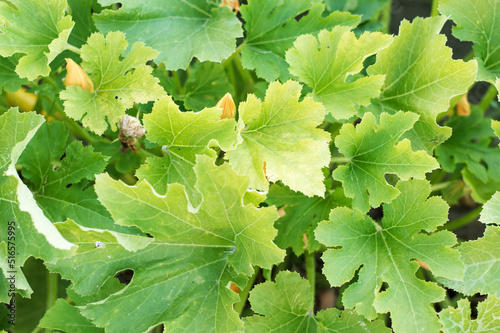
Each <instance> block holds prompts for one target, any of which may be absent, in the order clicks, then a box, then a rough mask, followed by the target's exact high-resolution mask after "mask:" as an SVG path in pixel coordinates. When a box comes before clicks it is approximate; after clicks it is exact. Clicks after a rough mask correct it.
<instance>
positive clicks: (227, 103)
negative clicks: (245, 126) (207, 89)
mask: <svg viewBox="0 0 500 333" xmlns="http://www.w3.org/2000/svg"><path fill="white" fill-rule="evenodd" d="M215 107H217V108H221V109H222V114H221V116H220V119H224V118H234V115H235V114H236V105H235V104H234V101H233V97H232V96H231V94H230V93H227V94H225V95H224V97H222V98H221V100H220V101H219V102H218V103H217V105H216V106H215Z"/></svg>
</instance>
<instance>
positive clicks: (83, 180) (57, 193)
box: [19, 122, 132, 233]
mask: <svg viewBox="0 0 500 333" xmlns="http://www.w3.org/2000/svg"><path fill="white" fill-rule="evenodd" d="M68 137H69V134H68V131H67V130H66V128H65V127H64V125H63V124H61V123H56V122H50V123H45V124H43V125H42V126H41V128H40V130H39V131H38V132H37V133H36V134H35V136H34V139H33V140H32V141H31V142H30V143H29V144H28V146H27V147H26V149H25V150H24V152H23V153H22V155H21V157H20V158H19V163H20V164H21V165H22V173H23V177H24V178H25V179H28V180H29V184H30V185H31V188H32V191H33V192H34V194H35V200H36V202H37V203H38V205H39V206H40V208H42V210H43V211H44V214H45V215H46V216H47V217H48V218H49V219H50V220H51V221H52V222H62V221H65V220H66V219H72V220H74V221H75V222H77V223H78V224H80V225H82V226H85V227H88V228H99V229H109V230H115V231H120V232H124V233H131V232H132V230H129V229H128V228H123V227H120V226H117V225H115V224H114V222H113V220H112V219H111V215H110V214H109V212H108V211H107V210H106V208H104V206H102V204H101V203H100V202H99V201H98V200H97V195H96V193H95V191H94V188H93V186H91V184H90V182H89V181H92V180H94V175H95V174H98V173H101V172H102V171H103V170H104V168H105V167H106V161H107V158H106V157H105V156H103V155H101V154H99V153H96V152H94V151H93V148H92V146H87V147H83V145H82V143H81V142H78V141H74V142H72V143H71V144H69V145H68V146H67V147H66V142H67V141H68ZM63 155H64V156H63Z"/></svg>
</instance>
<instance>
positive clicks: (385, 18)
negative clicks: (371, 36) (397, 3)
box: [380, 0, 392, 34]
mask: <svg viewBox="0 0 500 333" xmlns="http://www.w3.org/2000/svg"><path fill="white" fill-rule="evenodd" d="M391 10H392V0H391V1H389V2H387V3H386V5H385V7H384V8H383V9H382V17H381V19H380V22H381V23H382V29H380V32H383V33H386V34H388V33H389V31H390V30H391Z"/></svg>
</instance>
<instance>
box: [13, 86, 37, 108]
mask: <svg viewBox="0 0 500 333" xmlns="http://www.w3.org/2000/svg"><path fill="white" fill-rule="evenodd" d="M5 95H6V97H7V101H8V102H9V104H10V105H11V106H18V107H19V109H21V110H22V111H25V112H29V111H33V110H35V105H36V100H37V98H38V96H37V95H35V94H33V93H29V92H26V89H25V88H22V87H21V89H19V90H18V91H16V92H14V93H6V94H5Z"/></svg>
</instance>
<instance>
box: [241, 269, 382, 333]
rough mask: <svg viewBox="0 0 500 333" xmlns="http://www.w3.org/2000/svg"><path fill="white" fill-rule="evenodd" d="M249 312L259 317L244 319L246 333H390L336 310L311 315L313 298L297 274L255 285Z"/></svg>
mask: <svg viewBox="0 0 500 333" xmlns="http://www.w3.org/2000/svg"><path fill="white" fill-rule="evenodd" d="M249 300H250V304H251V305H252V310H253V311H254V312H257V313H258V314H261V315H258V314H256V315H253V316H249V317H245V319H244V320H245V332H249V333H267V332H283V333H286V332H311V333H313V332H314V333H315V332H345V333H347V332H351V333H355V332H390V329H389V328H387V327H385V326H384V323H383V322H382V321H380V320H375V321H373V322H370V321H368V320H366V319H365V318H363V317H362V316H360V315H358V314H356V313H353V312H350V311H342V312H341V311H340V310H338V309H333V308H332V309H327V310H324V311H320V312H318V314H316V315H314V314H313V310H314V309H313V306H314V301H313V300H314V295H312V293H311V286H310V285H309V282H308V281H307V280H304V279H302V278H301V277H300V276H299V274H298V273H292V272H287V271H284V272H280V273H279V274H278V275H277V276H276V282H272V281H266V282H264V283H261V284H258V285H257V286H255V287H254V288H253V289H252V291H251V292H250V298H249Z"/></svg>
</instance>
